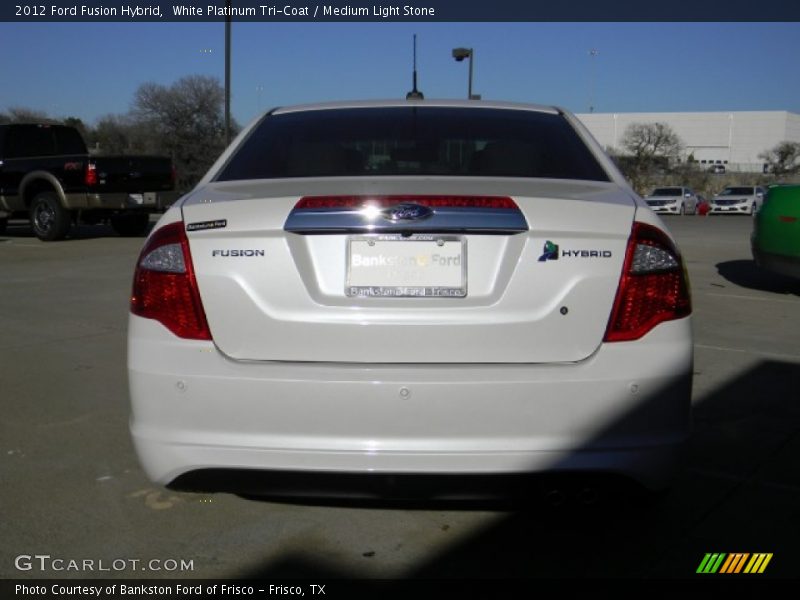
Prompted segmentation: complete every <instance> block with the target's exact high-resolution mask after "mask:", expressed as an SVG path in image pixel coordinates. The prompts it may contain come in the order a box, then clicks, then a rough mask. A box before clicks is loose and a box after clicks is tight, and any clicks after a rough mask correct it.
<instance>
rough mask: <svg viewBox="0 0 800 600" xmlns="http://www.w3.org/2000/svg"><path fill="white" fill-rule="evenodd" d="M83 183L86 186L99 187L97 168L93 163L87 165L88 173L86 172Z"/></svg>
mask: <svg viewBox="0 0 800 600" xmlns="http://www.w3.org/2000/svg"><path fill="white" fill-rule="evenodd" d="M83 182H84V183H85V184H86V185H90V186H91V185H97V166H96V165H95V164H94V163H93V162H88V161H87V163H86V171H85V172H84V176H83Z"/></svg>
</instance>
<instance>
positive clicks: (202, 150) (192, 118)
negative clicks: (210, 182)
mask: <svg viewBox="0 0 800 600" xmlns="http://www.w3.org/2000/svg"><path fill="white" fill-rule="evenodd" d="M224 101H225V93H224V90H223V88H222V85H221V84H220V83H219V81H218V80H217V79H214V78H212V77H206V76H202V75H192V76H189V77H184V78H182V79H179V80H178V81H177V82H175V83H174V84H172V85H171V86H169V87H167V86H163V85H160V84H157V83H145V84H142V85H141V86H139V89H138V90H136V94H135V97H134V101H133V109H132V111H131V117H132V119H133V120H134V122H135V123H136V125H137V131H138V132H139V133H140V134H143V135H142V137H141V139H140V140H138V141H137V144H136V145H143V146H144V150H146V151H148V152H156V153H164V154H168V155H170V156H171V157H172V159H173V161H174V162H175V166H176V168H177V171H178V177H179V180H178V184H179V187H180V188H183V189H185V188H189V187H191V186H193V185H194V184H195V183H196V182H197V181H198V180H199V179H200V177H202V175H203V174H204V173H205V171H206V170H208V168H209V167H210V166H211V164H212V163H213V162H214V161H215V160H216V158H217V157H218V156H219V154H220V153H221V152H222V150H224V148H225V117H224Z"/></svg>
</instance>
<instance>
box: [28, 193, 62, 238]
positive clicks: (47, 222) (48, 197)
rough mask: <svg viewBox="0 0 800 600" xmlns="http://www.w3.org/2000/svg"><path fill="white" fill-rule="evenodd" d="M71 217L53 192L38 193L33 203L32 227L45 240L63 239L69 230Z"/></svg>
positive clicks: (37, 235)
mask: <svg viewBox="0 0 800 600" xmlns="http://www.w3.org/2000/svg"><path fill="white" fill-rule="evenodd" d="M69 226H70V217H69V211H67V210H66V209H65V208H64V207H63V206H61V202H59V200H58V196H56V195H55V193H53V192H41V193H40V194H36V196H35V197H34V199H33V202H32V203H31V227H32V228H33V233H35V234H36V237H38V238H39V239H40V240H42V241H43V242H52V241H55V240H63V239H64V238H65V237H66V235H67V232H68V231H69Z"/></svg>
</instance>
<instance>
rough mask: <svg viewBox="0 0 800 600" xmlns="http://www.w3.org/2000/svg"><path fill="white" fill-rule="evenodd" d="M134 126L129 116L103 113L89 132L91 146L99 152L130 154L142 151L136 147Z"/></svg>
mask: <svg viewBox="0 0 800 600" xmlns="http://www.w3.org/2000/svg"><path fill="white" fill-rule="evenodd" d="M136 137H137V134H136V126H135V125H134V124H133V122H132V121H131V119H130V118H128V117H125V116H120V115H113V114H112V115H105V116H102V117H100V118H99V119H98V120H97V123H96V124H95V126H94V129H93V131H92V133H91V142H92V144H91V145H92V146H93V147H94V148H96V150H97V151H98V152H99V153H100V154H131V153H133V152H139V151H143V148H139V147H137V145H136V143H135V140H136Z"/></svg>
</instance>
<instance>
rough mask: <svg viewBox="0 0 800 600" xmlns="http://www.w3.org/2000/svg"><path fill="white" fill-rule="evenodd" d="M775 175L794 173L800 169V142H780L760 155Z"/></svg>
mask: <svg viewBox="0 0 800 600" xmlns="http://www.w3.org/2000/svg"><path fill="white" fill-rule="evenodd" d="M758 158H760V159H761V160H763V161H764V163H765V164H766V165H767V169H768V171H769V172H770V173H773V174H774V175H779V176H780V175H792V174H794V173H797V172H798V171H800V143H797V142H788V141H784V142H780V143H779V144H777V145H775V147H773V148H770V149H769V150H765V151H764V152H762V153H761V154H759V155H758Z"/></svg>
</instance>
